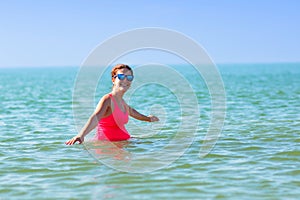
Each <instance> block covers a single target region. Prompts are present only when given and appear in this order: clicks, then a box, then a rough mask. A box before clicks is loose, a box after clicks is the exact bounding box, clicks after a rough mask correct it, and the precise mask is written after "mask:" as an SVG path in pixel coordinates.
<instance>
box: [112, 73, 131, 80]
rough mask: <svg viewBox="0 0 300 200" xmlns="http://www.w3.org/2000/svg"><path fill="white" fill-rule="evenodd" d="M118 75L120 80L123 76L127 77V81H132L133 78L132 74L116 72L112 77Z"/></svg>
mask: <svg viewBox="0 0 300 200" xmlns="http://www.w3.org/2000/svg"><path fill="white" fill-rule="evenodd" d="M116 77H118V79H120V80H124V79H125V78H127V80H128V81H132V80H133V77H134V76H133V75H125V74H117V75H115V76H114V78H116Z"/></svg>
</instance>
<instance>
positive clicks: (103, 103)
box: [66, 95, 110, 145]
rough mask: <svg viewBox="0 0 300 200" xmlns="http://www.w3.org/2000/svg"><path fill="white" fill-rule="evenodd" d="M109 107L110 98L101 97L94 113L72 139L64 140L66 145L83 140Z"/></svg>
mask: <svg viewBox="0 0 300 200" xmlns="http://www.w3.org/2000/svg"><path fill="white" fill-rule="evenodd" d="M109 107H110V98H109V96H108V95H105V96H104V97H102V99H101V100H100V102H99V103H98V105H97V107H96V109H95V111H94V113H93V114H92V115H91V116H90V117H89V119H88V121H87V122H86V124H85V125H84V127H83V128H82V129H81V131H80V133H79V134H77V135H76V136H75V137H73V138H72V139H70V140H68V141H67V142H66V145H73V144H75V143H76V142H79V144H81V143H82V142H83V141H84V137H85V136H86V135H87V134H89V133H90V132H91V131H92V130H93V129H94V128H95V127H96V126H97V125H98V122H99V120H100V119H101V118H103V116H104V115H105V113H106V111H107V109H108V108H109Z"/></svg>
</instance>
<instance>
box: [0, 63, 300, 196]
mask: <svg viewBox="0 0 300 200" xmlns="http://www.w3.org/2000/svg"><path fill="white" fill-rule="evenodd" d="M182 69H184V68H183V66H182ZM219 70H220V72H221V75H222V79H223V82H224V86H225V90H226V106H227V108H226V120H225V124H224V127H223V131H222V133H221V136H220V138H219V139H218V141H217V144H216V145H215V146H214V148H213V150H212V151H211V152H210V154H209V155H207V156H206V157H204V158H199V149H200V147H201V144H202V142H203V137H204V135H205V133H206V131H207V128H208V124H209V122H210V116H211V113H210V111H211V108H210V98H209V93H208V91H207V89H206V88H205V85H204V84H203V82H201V81H199V80H198V79H199V78H197V77H191V78H190V79H189V81H190V82H191V84H192V87H193V88H195V89H197V91H195V94H196V96H197V99H198V102H199V109H200V112H201V115H200V118H201V120H200V124H199V127H198V129H197V131H196V135H195V138H194V139H193V143H192V144H191V146H190V147H189V148H188V149H187V150H186V151H185V152H184V154H183V155H182V156H180V157H179V158H178V159H176V160H174V161H173V162H171V163H169V164H168V165H166V166H163V167H162V168H161V169H159V170H155V171H152V172H148V173H127V172H122V171H119V170H118V169H115V168H112V167H110V166H108V165H106V164H105V163H103V162H102V161H101V160H97V159H95V157H94V156H92V155H91V152H89V151H87V150H86V148H85V146H84V145H75V146H66V145H64V142H65V141H66V140H67V139H69V138H71V137H72V136H73V135H75V134H76V125H75V123H74V119H73V111H72V108H73V106H72V92H73V89H74V83H75V81H76V74H77V72H78V68H71V67H70V68H11V69H8V68H7V69H6V68H2V69H0V93H1V96H0V132H1V137H0V144H1V145H0V169H1V171H0V186H1V187H0V199H298V198H299V196H300V192H299V187H300V145H299V143H300V65H299V64H264V65H259V64H248V65H222V66H219ZM181 73H182V74H183V75H185V73H186V75H187V77H189V75H188V73H190V72H189V70H181ZM102 86H103V85H100V86H99V88H98V89H97V95H96V97H95V98H96V99H97V98H100V96H101V95H102V93H105V92H107V91H109V89H110V87H111V84H110V82H108V83H107V84H106V85H105V84H104V86H103V87H104V88H105V89H101V87H102ZM174 87H176V84H174ZM139 94H140V95H139ZM130 102H131V105H133V106H134V107H135V108H137V109H138V110H140V111H141V112H144V113H148V112H150V111H149V109H148V107H149V105H151V104H153V103H154V104H156V105H157V107H154V108H153V110H152V111H153V112H157V114H158V115H159V114H164V113H165V115H164V116H159V117H161V119H163V120H164V123H161V124H158V125H154V127H153V125H150V124H147V123H140V122H135V121H134V120H131V121H130V123H129V124H128V126H127V128H128V130H129V131H130V133H131V134H132V135H134V136H135V137H134V138H133V139H131V140H130V141H129V142H127V143H123V144H121V145H122V147H121V151H119V150H120V148H113V149H111V148H107V149H106V153H107V154H105V157H106V158H107V157H108V158H112V160H117V162H118V164H119V165H120V164H121V165H122V163H124V165H125V164H126V163H128V162H130V161H128V153H129V154H134V153H136V154H139V155H143V154H144V153H149V152H159V154H163V153H166V154H167V153H169V152H162V151H163V147H164V146H165V145H166V144H168V142H169V141H170V140H171V139H172V138H173V135H172V134H173V131H174V130H175V129H178V127H179V125H178V124H180V120H181V119H180V118H178V117H177V116H178V115H180V114H181V112H179V110H180V107H179V106H178V104H177V103H178V100H176V98H175V97H174V94H173V93H171V92H168V90H167V89H166V88H163V87H160V86H159V85H156V86H155V87H149V90H147V92H145V91H144V90H142V89H140V90H137V92H136V93H135V95H134V96H133V97H132V98H131V99H130ZM162 110H163V111H164V112H162ZM166 113H167V114H166ZM89 114H90V113H88V112H87V113H86V115H87V116H88V115H89ZM182 117H183V118H184V117H188V116H184V115H183V116H182ZM83 118H84V117H83ZM140 127H145V129H147V130H161V131H160V132H159V133H158V134H153V135H151V131H150V133H149V135H141V134H140V133H139V131H138V130H140ZM188 132H189V129H187V130H186V131H183V133H182V134H187V133H188ZM102 147H103V146H102ZM102 147H99V148H102ZM104 147H105V145H104ZM106 147H107V146H106ZM115 150H117V154H116V153H115V152H114V151H115ZM123 150H124V151H123ZM110 151H112V152H110ZM129 157H130V156H129ZM96 158H97V157H96ZM106 158H104V159H106ZM145 163H147V162H145ZM139 167H140V168H141V172H142V171H143V169H144V168H146V167H147V166H143V165H142V164H141V165H140V166H139Z"/></svg>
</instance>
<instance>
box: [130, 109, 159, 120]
mask: <svg viewBox="0 0 300 200" xmlns="http://www.w3.org/2000/svg"><path fill="white" fill-rule="evenodd" d="M128 108H129V115H130V116H131V117H133V118H135V119H137V120H141V121H146V122H157V121H159V119H158V117H156V116H153V115H149V116H145V115H143V114H141V113H139V112H138V111H136V110H135V109H134V108H131V107H130V106H128Z"/></svg>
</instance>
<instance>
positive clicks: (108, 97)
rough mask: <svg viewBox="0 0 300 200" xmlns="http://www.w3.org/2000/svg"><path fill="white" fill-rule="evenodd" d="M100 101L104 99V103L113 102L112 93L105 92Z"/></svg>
mask: <svg viewBox="0 0 300 200" xmlns="http://www.w3.org/2000/svg"><path fill="white" fill-rule="evenodd" d="M100 101H102V102H103V103H110V102H111V94H110V93H108V94H105V95H104V96H103V97H102V98H101V99H100Z"/></svg>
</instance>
